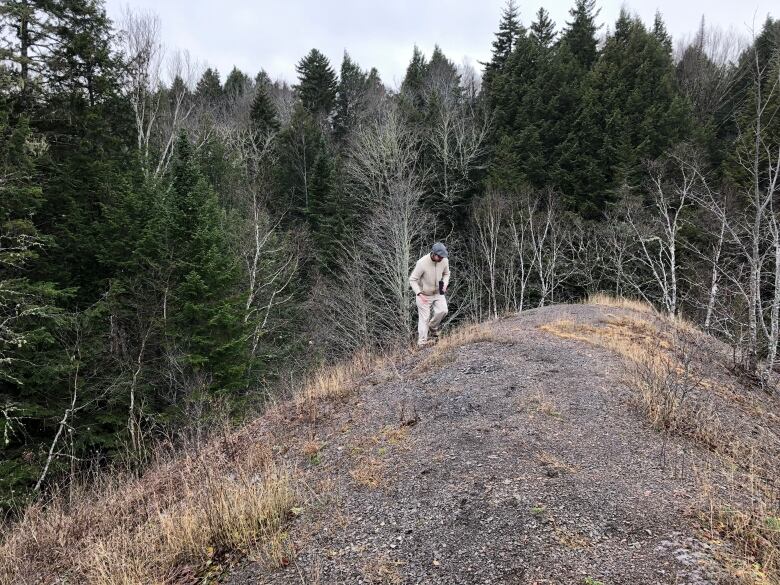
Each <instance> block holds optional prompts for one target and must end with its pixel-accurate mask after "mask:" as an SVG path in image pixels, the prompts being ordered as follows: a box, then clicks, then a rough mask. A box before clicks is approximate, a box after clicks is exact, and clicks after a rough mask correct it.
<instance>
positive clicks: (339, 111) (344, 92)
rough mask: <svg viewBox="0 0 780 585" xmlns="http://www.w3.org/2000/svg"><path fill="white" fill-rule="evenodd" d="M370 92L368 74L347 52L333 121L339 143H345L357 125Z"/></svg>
mask: <svg viewBox="0 0 780 585" xmlns="http://www.w3.org/2000/svg"><path fill="white" fill-rule="evenodd" d="M368 91H369V79H368V74H367V73H366V72H364V71H363V70H362V69H360V67H359V66H358V64H357V63H355V62H354V61H353V60H352V59H351V58H350V56H349V54H348V53H347V52H346V51H345V52H344V60H343V61H342V62H341V75H340V76H339V85H338V97H337V99H336V114H335V116H334V119H333V129H334V136H335V138H336V140H337V141H343V140H344V139H345V138H346V137H347V136H348V134H349V132H350V131H351V130H352V128H353V127H354V126H355V124H356V123H357V120H358V117H359V116H360V114H361V113H362V110H364V109H365V99H366V95H367V93H368Z"/></svg>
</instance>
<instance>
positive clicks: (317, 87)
mask: <svg viewBox="0 0 780 585" xmlns="http://www.w3.org/2000/svg"><path fill="white" fill-rule="evenodd" d="M295 71H296V72H297V73H298V85H296V86H295V90H296V91H297V92H298V97H299V98H300V100H301V103H302V104H303V107H304V108H305V109H306V110H307V111H308V112H309V113H311V114H312V115H314V116H315V117H316V118H322V117H324V118H328V117H329V116H330V114H331V112H332V111H333V107H334V105H335V103H336V89H337V81H336V74H335V73H334V71H333V69H332V68H331V66H330V61H328V58H327V57H326V56H325V55H323V54H322V53H321V52H319V51H318V50H317V49H312V50H311V51H310V52H309V54H308V55H306V56H305V57H304V58H303V59H301V60H300V62H299V63H298V64H297V65H296V66H295Z"/></svg>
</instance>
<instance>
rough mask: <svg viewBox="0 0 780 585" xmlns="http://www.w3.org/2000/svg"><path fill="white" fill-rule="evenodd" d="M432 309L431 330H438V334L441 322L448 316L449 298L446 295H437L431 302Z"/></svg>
mask: <svg viewBox="0 0 780 585" xmlns="http://www.w3.org/2000/svg"><path fill="white" fill-rule="evenodd" d="M431 305H432V306H431V311H433V317H432V318H431V321H430V323H429V324H428V326H429V327H430V329H431V332H436V334H437V335H438V330H439V326H440V325H441V322H442V321H443V320H444V317H446V316H447V312H448V309H447V298H446V297H445V296H444V295H436V296H435V297H434V299H433V301H432V302H431Z"/></svg>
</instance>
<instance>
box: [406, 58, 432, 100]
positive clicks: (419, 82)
mask: <svg viewBox="0 0 780 585" xmlns="http://www.w3.org/2000/svg"><path fill="white" fill-rule="evenodd" d="M427 74H428V61H427V59H426V58H425V55H423V52H422V51H421V50H420V48H419V47H418V46H417V45H415V46H414V51H413V52H412V60H411V61H409V65H407V67H406V74H405V75H404V79H403V81H402V82H401V94H402V95H407V96H411V97H412V99H414V100H416V99H418V98H421V95H422V90H423V84H424V83H425V77H426V75H427Z"/></svg>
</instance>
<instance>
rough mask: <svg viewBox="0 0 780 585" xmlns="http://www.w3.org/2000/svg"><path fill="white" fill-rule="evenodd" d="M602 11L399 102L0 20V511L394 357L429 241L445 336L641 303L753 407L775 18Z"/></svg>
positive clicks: (366, 85)
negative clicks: (604, 299) (673, 325)
mask: <svg viewBox="0 0 780 585" xmlns="http://www.w3.org/2000/svg"><path fill="white" fill-rule="evenodd" d="M597 16H598V9H597V6H596V5H595V1H594V0H576V2H575V5H574V6H573V7H572V9H571V11H570V19H569V20H568V21H567V22H565V23H560V24H558V25H557V24H556V23H553V22H552V21H551V20H550V17H549V15H548V14H547V13H546V11H545V10H544V9H540V10H539V11H538V12H537V13H536V15H535V16H534V17H533V18H532V19H530V22H527V23H526V22H525V19H521V17H520V11H519V8H518V6H516V5H515V3H514V2H512V1H511V0H510V2H508V4H507V5H506V7H505V9H504V11H503V14H502V15H501V16H500V22H499V25H498V31H497V33H496V35H495V39H494V40H493V44H492V54H491V59H490V61H489V62H488V63H485V64H483V65H484V71H482V72H477V71H475V70H473V69H472V68H470V67H468V66H458V65H456V64H455V63H453V62H452V61H451V60H450V59H448V58H447V56H446V55H445V53H444V51H443V50H442V49H441V48H439V47H437V48H436V49H435V50H434V51H433V53H432V54H431V55H430V56H427V55H424V54H423V53H422V52H421V51H420V50H419V49H418V48H416V47H415V48H414V49H413V51H412V56H411V60H410V62H409V65H408V68H407V71H406V75H405V77H404V79H403V82H402V84H401V86H400V87H399V88H389V87H387V86H386V85H385V84H384V83H383V81H382V80H381V79H380V76H379V73H378V71H377V70H376V69H364V68H363V67H361V65H360V64H358V63H356V62H355V61H354V60H353V59H351V58H350V56H349V55H348V54H346V53H345V54H344V55H343V58H342V60H341V62H340V65H339V66H338V72H337V71H336V69H337V65H336V64H334V63H332V62H331V61H330V60H329V59H328V58H327V57H326V56H325V55H324V54H322V53H321V52H320V51H318V50H317V49H312V50H311V52H310V53H308V54H307V55H305V56H304V57H303V58H302V59H301V60H300V62H299V63H298V64H297V67H296V71H297V76H298V79H297V82H296V83H295V84H294V85H292V86H289V85H287V84H286V83H284V82H282V81H276V80H272V79H270V78H269V76H268V75H267V74H266V73H265V72H264V71H263V70H262V63H258V69H259V73H256V74H255V73H254V72H242V71H240V70H238V69H235V68H234V69H233V70H232V71H231V72H230V73H229V74H228V75H227V77H226V78H225V81H224V83H223V82H222V77H221V76H220V74H219V72H218V71H216V70H215V69H212V68H207V69H205V70H202V69H201V68H199V67H198V66H197V65H196V64H195V63H194V62H193V61H192V59H190V57H189V55H188V54H187V53H186V52H166V51H164V50H163V46H162V44H161V42H160V32H159V28H160V24H159V21H158V20H157V19H156V18H155V17H153V16H150V15H146V14H134V13H132V12H128V13H127V14H126V15H125V17H124V18H123V19H122V20H121V21H120V22H116V23H114V22H111V21H110V20H109V19H108V18H107V16H106V12H105V7H104V6H103V3H102V2H101V1H100V0H5V1H4V2H3V3H2V5H0V27H1V30H2V32H1V33H0V39H1V41H0V42H1V43H2V46H1V47H0V59H1V60H2V64H1V65H0V415H1V416H0V436H2V441H3V446H2V455H1V456H0V506H3V507H9V506H12V505H14V504H19V503H22V502H24V501H25V499H26V498H28V497H30V496H31V495H33V494H35V493H36V492H38V491H41V490H43V489H45V488H46V486H48V485H50V484H51V482H56V481H58V480H59V479H61V478H64V477H67V476H68V474H77V473H80V472H82V471H83V470H84V469H86V468H89V467H90V466H92V465H104V464H106V463H107V462H111V461H115V460H118V459H119V460H121V461H122V462H124V463H125V464H128V465H131V466H133V465H136V466H139V467H140V466H142V465H143V463H144V461H145V459H146V458H147V457H148V453H149V450H150V449H151V448H152V447H153V445H155V444H157V443H158V442H160V441H168V442H171V443H176V442H178V441H189V442H194V443H195V444H197V442H198V441H200V440H202V438H203V437H204V435H205V433H207V432H208V430H209V428H211V427H212V426H213V425H214V424H218V423H220V422H222V421H224V420H229V419H236V418H240V417H241V416H243V415H245V414H247V413H252V412H256V411H257V409H258V408H260V407H261V406H262V403H263V401H264V400H265V399H267V398H268V396H269V394H272V393H273V392H274V391H275V389H277V388H279V387H281V386H282V385H289V384H294V383H295V382H296V380H299V379H300V378H301V376H303V375H304V374H305V373H306V371H307V370H308V369H309V368H311V367H312V366H314V365H317V364H319V363H322V362H323V361H325V360H331V359H335V358H337V357H339V356H342V355H346V354H348V353H350V352H352V351H354V350H357V349H360V348H366V347H370V348H377V349H384V348H388V347H392V346H393V345H397V344H399V343H406V342H408V341H409V340H410V339H411V337H412V330H413V318H414V313H413V310H414V300H413V297H412V295H411V292H410V290H409V287H408V280H407V279H408V274H409V271H410V269H411V267H412V266H413V264H414V262H415V261H416V260H417V258H418V257H419V256H420V255H422V254H423V253H425V252H426V250H427V249H428V248H429V246H430V244H431V243H432V242H433V241H435V240H441V241H444V242H446V243H447V245H448V247H449V248H450V250H451V252H450V253H451V257H452V269H453V279H452V283H451V289H450V294H451V301H450V315H451V321H452V322H457V321H463V320H481V319H486V318H490V317H496V316H499V315H501V314H504V313H506V312H512V311H521V310H523V309H525V308H529V307H534V306H539V305H544V304H547V303H551V302H559V301H566V300H576V299H580V298H582V297H584V296H586V295H588V294H590V293H594V292H597V291H609V292H612V293H615V294H620V295H628V296H636V297H641V298H644V299H646V300H649V301H651V302H653V303H654V304H655V305H656V306H657V307H658V308H659V309H660V310H663V311H665V312H668V313H669V314H672V315H678V314H684V315H685V316H686V317H688V318H689V319H692V320H696V321H698V322H699V323H700V324H701V325H702V326H703V327H705V328H706V329H707V330H709V331H712V332H713V333H716V334H717V335H720V336H721V337H722V338H723V339H725V340H727V341H728V342H729V343H732V344H733V346H734V347H735V350H736V351H735V356H736V359H735V361H736V362H738V364H737V365H739V366H740V367H741V368H743V369H744V371H745V372H746V373H748V374H750V375H751V376H752V378H753V379H755V380H757V381H758V383H761V384H763V385H764V386H765V387H767V388H770V387H771V382H772V372H773V366H774V363H775V361H776V357H777V356H776V354H777V346H778V338H779V337H780V223H779V222H778V220H780V209H777V210H776V209H775V205H778V204H780V201H777V195H778V190H779V189H780V183H779V180H780V179H779V177H780V21H776V20H772V19H771V18H768V19H767V20H766V22H765V23H763V25H762V27H761V28H760V29H759V30H756V31H755V32H754V34H753V35H752V37H751V38H750V39H749V40H748V41H745V42H742V41H739V39H737V38H734V37H731V36H728V35H725V34H723V33H721V32H719V31H717V30H715V29H711V28H708V27H707V26H705V24H704V22H703V21H702V24H701V26H700V27H699V29H698V31H697V32H696V33H695V34H693V35H692V36H691V37H690V39H687V40H685V41H684V42H680V41H678V42H677V43H676V44H675V43H673V39H672V38H671V37H670V36H669V34H668V33H667V32H666V29H665V25H664V22H663V20H662V17H661V15H658V16H657V17H656V18H655V21H654V22H653V23H652V24H649V25H648V24H646V23H643V22H641V21H640V20H639V19H638V18H637V17H635V16H633V15H632V14H631V13H630V12H628V11H626V10H624V11H623V12H622V13H621V14H620V17H619V18H618V20H617V22H615V23H614V26H610V28H609V30H607V31H602V30H600V29H599V27H598V26H597V24H596V22H597ZM279 25H280V26H284V23H279ZM486 42H489V41H487V40H486ZM410 49H411V48H410Z"/></svg>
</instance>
